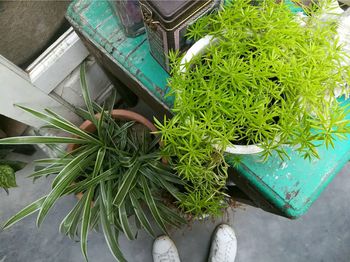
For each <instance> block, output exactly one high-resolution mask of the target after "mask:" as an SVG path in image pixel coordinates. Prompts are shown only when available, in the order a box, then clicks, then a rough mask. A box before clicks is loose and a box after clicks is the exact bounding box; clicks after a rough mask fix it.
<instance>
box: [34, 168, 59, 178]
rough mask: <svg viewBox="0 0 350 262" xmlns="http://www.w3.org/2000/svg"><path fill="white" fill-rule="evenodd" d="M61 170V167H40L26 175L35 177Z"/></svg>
mask: <svg viewBox="0 0 350 262" xmlns="http://www.w3.org/2000/svg"><path fill="white" fill-rule="evenodd" d="M61 170H62V167H47V168H44V169H41V170H39V171H36V172H34V173H33V174H31V175H29V176H28V177H32V178H34V180H35V179H37V178H40V177H42V176H47V175H52V174H57V173H59V172H60V171H61Z"/></svg>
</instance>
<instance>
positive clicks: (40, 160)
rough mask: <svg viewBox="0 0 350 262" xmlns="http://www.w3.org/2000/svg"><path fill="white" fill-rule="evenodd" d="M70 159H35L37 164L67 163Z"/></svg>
mask: <svg viewBox="0 0 350 262" xmlns="http://www.w3.org/2000/svg"><path fill="white" fill-rule="evenodd" d="M68 162H69V159H65V158H42V159H37V160H34V163H35V165H36V166H38V165H66V164H68Z"/></svg>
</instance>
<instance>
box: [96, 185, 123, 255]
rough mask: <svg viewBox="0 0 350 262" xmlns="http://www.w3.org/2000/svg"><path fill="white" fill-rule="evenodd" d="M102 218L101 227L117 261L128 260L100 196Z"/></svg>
mask: <svg viewBox="0 0 350 262" xmlns="http://www.w3.org/2000/svg"><path fill="white" fill-rule="evenodd" d="M101 193H102V192H101ZM100 218H101V227H102V230H103V234H104V237H105V239H106V242H107V245H108V247H109V250H110V251H111V252H112V254H113V256H114V258H115V259H116V260H117V261H120V262H127V261H126V259H125V258H124V256H123V254H122V252H121V250H120V248H119V245H118V242H117V237H116V236H115V234H114V233H113V232H112V230H111V226H110V224H109V223H108V220H107V214H106V210H105V207H104V204H103V201H102V198H100Z"/></svg>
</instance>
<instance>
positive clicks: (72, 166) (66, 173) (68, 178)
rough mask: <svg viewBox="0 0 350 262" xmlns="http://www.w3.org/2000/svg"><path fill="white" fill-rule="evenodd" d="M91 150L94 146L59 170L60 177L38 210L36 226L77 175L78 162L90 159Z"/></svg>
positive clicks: (78, 169)
mask: <svg viewBox="0 0 350 262" xmlns="http://www.w3.org/2000/svg"><path fill="white" fill-rule="evenodd" d="M92 150H94V148H91V149H90V150H88V151H85V152H84V153H82V154H81V155H79V156H77V157H76V158H75V159H74V160H73V161H71V162H70V163H69V164H68V165H67V166H66V167H65V168H64V169H63V170H62V171H61V172H60V174H59V175H58V176H60V175H61V176H62V177H61V179H60V180H59V182H58V183H57V185H55V187H54V188H53V189H52V191H51V192H50V193H49V194H48V196H47V198H46V199H45V201H44V203H43V204H42V207H41V209H40V211H39V214H38V218H37V226H40V225H41V223H42V222H43V220H44V218H45V217H46V215H47V213H48V212H49V210H50V209H51V207H52V206H53V204H54V203H55V202H56V201H57V199H58V198H59V197H60V196H61V195H62V193H63V192H64V190H65V189H66V188H67V187H68V186H69V185H70V184H71V183H72V182H73V181H74V180H75V179H76V178H77V177H78V176H79V173H80V172H79V171H80V166H79V164H80V162H81V161H83V160H85V159H87V158H89V159H87V161H89V160H91V159H92V157H93V155H91V153H92Z"/></svg>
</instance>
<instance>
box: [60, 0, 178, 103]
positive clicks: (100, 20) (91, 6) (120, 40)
mask: <svg viewBox="0 0 350 262" xmlns="http://www.w3.org/2000/svg"><path fill="white" fill-rule="evenodd" d="M66 17H67V19H68V20H69V22H70V23H71V24H72V25H74V27H75V28H78V29H79V32H80V33H82V34H83V35H84V36H85V37H87V38H88V39H89V40H90V41H92V42H93V43H94V44H95V45H96V46H97V47H98V49H99V50H101V51H102V52H104V53H105V54H106V55H107V56H108V57H109V58H111V59H112V61H113V62H115V63H116V64H118V65H119V66H120V68H122V69H123V70H124V71H125V72H127V73H128V74H129V76H130V77H131V78H133V79H135V80H136V81H138V82H139V83H141V84H142V86H144V87H145V88H146V89H147V90H148V91H149V92H150V94H152V95H153V96H155V97H156V98H157V99H158V101H159V103H162V104H164V105H166V106H167V107H168V108H170V107H172V105H173V101H174V98H173V97H171V96H167V94H168V91H169V90H168V87H167V79H168V77H169V75H168V73H167V72H166V71H165V70H164V69H163V68H162V67H161V66H160V65H159V64H158V63H157V62H156V61H155V60H154V59H153V57H152V56H151V54H150V52H149V44H148V41H147V39H146V35H145V34H143V35H141V36H138V37H136V38H128V37H126V36H125V34H124V33H123V31H122V29H121V26H120V23H119V20H118V18H117V16H116V15H115V14H114V11H113V8H112V6H111V5H110V3H109V2H108V1H107V0H98V1H97V0H95V1H94V0H76V1H74V2H72V4H71V5H70V6H69V7H68V10H67V15H66Z"/></svg>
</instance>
